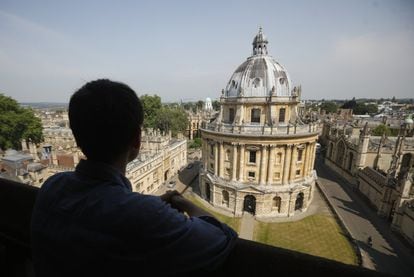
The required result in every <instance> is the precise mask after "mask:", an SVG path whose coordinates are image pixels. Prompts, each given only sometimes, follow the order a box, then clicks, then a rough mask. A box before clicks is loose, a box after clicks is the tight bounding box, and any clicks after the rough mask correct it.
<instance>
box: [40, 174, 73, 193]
mask: <svg viewBox="0 0 414 277" xmlns="http://www.w3.org/2000/svg"><path fill="white" fill-rule="evenodd" d="M74 174H75V172H59V173H56V174H54V175H52V176H50V177H49V178H47V180H46V181H45V182H44V183H43V185H42V187H41V189H42V188H44V189H46V188H48V187H49V186H52V185H53V184H55V183H57V182H60V181H62V180H65V179H69V178H72V177H73V175H74Z"/></svg>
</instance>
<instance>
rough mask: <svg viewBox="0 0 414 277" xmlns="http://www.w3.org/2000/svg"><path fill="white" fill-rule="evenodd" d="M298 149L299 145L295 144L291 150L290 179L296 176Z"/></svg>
mask: <svg viewBox="0 0 414 277" xmlns="http://www.w3.org/2000/svg"><path fill="white" fill-rule="evenodd" d="M296 150H297V145H296V144H294V145H293V147H292V151H291V152H290V169H289V180H292V179H294V178H295V176H296V172H295V171H296V156H297V155H296Z"/></svg>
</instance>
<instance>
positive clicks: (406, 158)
mask: <svg viewBox="0 0 414 277" xmlns="http://www.w3.org/2000/svg"><path fill="white" fill-rule="evenodd" d="M411 158H412V155H411V154H410V153H406V154H404V155H403V157H402V159H401V170H407V169H409V166H410V162H411Z"/></svg>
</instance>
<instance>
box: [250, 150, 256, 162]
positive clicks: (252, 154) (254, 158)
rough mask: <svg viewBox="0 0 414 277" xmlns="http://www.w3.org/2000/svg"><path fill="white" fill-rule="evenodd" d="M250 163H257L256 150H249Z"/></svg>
mask: <svg viewBox="0 0 414 277" xmlns="http://www.w3.org/2000/svg"><path fill="white" fill-rule="evenodd" d="M249 163H256V151H249Z"/></svg>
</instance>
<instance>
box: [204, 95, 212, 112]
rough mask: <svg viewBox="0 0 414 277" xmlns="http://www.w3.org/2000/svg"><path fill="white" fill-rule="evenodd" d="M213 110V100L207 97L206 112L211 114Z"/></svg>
mask: <svg viewBox="0 0 414 277" xmlns="http://www.w3.org/2000/svg"><path fill="white" fill-rule="evenodd" d="M212 110H213V104H212V102H211V98H209V97H207V98H206V102H205V104H204V111H207V112H211V111H212Z"/></svg>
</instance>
